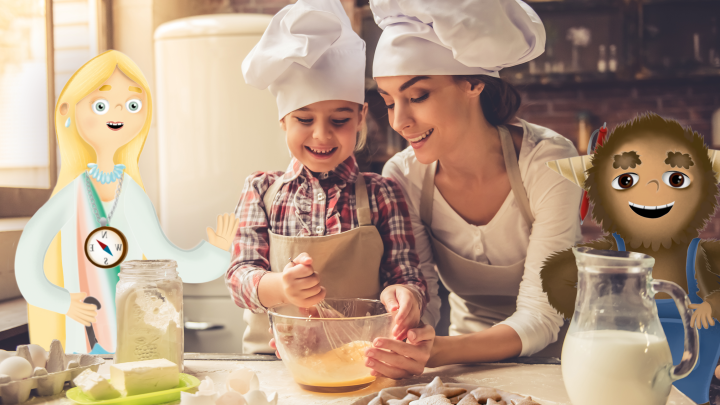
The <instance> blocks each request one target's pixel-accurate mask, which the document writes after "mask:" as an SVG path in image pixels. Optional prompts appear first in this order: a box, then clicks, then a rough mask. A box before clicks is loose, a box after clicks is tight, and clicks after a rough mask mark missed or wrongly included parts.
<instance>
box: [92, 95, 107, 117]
mask: <svg viewBox="0 0 720 405" xmlns="http://www.w3.org/2000/svg"><path fill="white" fill-rule="evenodd" d="M92 110H93V112H94V113H95V114H97V115H103V114H106V113H107V112H108V110H110V103H108V101H107V100H105V99H102V98H101V99H100V100H97V101H95V102H94V103H92Z"/></svg>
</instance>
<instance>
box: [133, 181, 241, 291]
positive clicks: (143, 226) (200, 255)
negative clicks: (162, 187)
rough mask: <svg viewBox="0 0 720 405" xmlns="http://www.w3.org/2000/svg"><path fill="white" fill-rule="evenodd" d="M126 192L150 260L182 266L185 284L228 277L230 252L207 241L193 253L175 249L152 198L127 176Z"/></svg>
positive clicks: (135, 231)
mask: <svg viewBox="0 0 720 405" xmlns="http://www.w3.org/2000/svg"><path fill="white" fill-rule="evenodd" d="M126 178H128V180H129V181H128V182H127V184H126V185H125V190H123V195H124V198H125V217H126V218H127V221H128V224H129V225H130V228H131V229H132V232H133V235H134V236H135V239H136V240H137V241H138V244H139V245H140V250H141V251H142V253H143V254H144V255H145V256H146V257H147V258H148V259H150V260H163V259H172V260H175V261H176V262H177V263H178V273H179V275H180V278H182V280H183V282H186V283H205V282H208V281H212V280H215V279H216V278H218V277H220V276H222V275H223V274H225V271H226V270H227V268H228V265H229V264H230V252H228V251H223V250H221V249H219V248H217V247H215V246H213V245H211V244H209V243H206V242H205V241H204V240H201V241H200V243H199V244H198V245H197V246H195V247H194V248H192V249H190V250H185V249H181V248H179V247H177V246H175V245H174V244H173V243H172V242H171V241H170V240H169V239H168V238H167V236H165V233H164V232H163V230H162V228H161V227H160V221H159V220H158V217H157V214H156V213H155V207H153V205H152V202H150V198H148V196H147V194H145V191H143V189H142V188H141V187H140V186H139V185H138V184H137V183H136V182H135V181H134V180H132V178H130V177H129V176H127V177H126Z"/></svg>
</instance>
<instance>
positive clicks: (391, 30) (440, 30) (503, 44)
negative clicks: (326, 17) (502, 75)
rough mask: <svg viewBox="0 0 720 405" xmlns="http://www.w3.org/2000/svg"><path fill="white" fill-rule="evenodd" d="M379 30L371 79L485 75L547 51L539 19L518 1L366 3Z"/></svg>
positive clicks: (375, 0) (396, 0)
mask: <svg viewBox="0 0 720 405" xmlns="http://www.w3.org/2000/svg"><path fill="white" fill-rule="evenodd" d="M370 7H371V9H372V12H373V15H374V16H375V22H376V23H377V24H378V25H379V26H380V28H382V29H383V33H382V35H381V36H380V41H379V42H378V45H377V49H376V50H375V58H374V61H373V76H374V77H382V76H403V75H477V74H482V75H488V76H494V77H499V75H498V71H499V70H500V69H502V68H504V67H509V66H514V65H519V64H521V63H524V62H527V61H529V60H532V59H534V58H536V57H538V56H539V55H540V54H542V53H543V52H544V51H545V28H544V27H543V24H542V21H540V17H538V15H537V14H536V13H535V11H533V9H532V8H530V6H528V5H527V4H525V3H524V2H522V1H520V0H370Z"/></svg>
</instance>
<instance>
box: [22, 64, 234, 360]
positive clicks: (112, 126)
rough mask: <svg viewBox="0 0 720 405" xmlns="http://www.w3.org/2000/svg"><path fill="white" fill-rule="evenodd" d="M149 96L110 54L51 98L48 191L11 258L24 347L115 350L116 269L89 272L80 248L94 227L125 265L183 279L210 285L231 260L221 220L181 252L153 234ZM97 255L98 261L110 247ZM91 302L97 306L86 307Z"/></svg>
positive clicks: (229, 235)
mask: <svg viewBox="0 0 720 405" xmlns="http://www.w3.org/2000/svg"><path fill="white" fill-rule="evenodd" d="M149 89H150V86H149V85H148V83H147V80H146V79H145V77H144V76H143V74H142V72H141V71H140V69H139V68H138V67H137V65H136V64H135V63H134V62H133V61H132V60H130V58H128V57H127V56H125V55H124V54H122V53H120V52H117V51H113V50H111V51H107V52H105V53H103V54H101V55H98V56H97V57H95V58H93V59H92V60H90V61H89V62H87V63H86V64H85V65H83V66H82V67H81V68H80V69H79V70H78V71H77V72H75V74H74V75H73V76H72V77H71V78H70V80H68V82H67V84H66V85H65V87H64V88H63V91H62V93H60V97H59V99H58V102H57V106H56V109H55V130H56V133H57V139H58V146H59V149H60V155H61V163H62V167H61V169H60V175H59V178H58V182H57V186H56V187H55V189H54V190H53V193H52V196H51V198H50V200H49V201H48V202H47V203H46V204H45V205H43V206H42V207H41V208H40V210H38V212H37V213H36V214H35V215H34V216H33V217H32V219H31V220H30V221H29V222H28V224H27V225H26V227H25V229H24V231H23V233H22V236H21V238H20V242H19V244H18V248H17V252H16V256H15V275H16V279H17V282H18V286H19V287H20V291H21V293H22V295H23V297H24V298H25V299H26V300H27V302H28V304H29V308H28V318H29V331H30V340H31V341H32V342H33V343H37V344H40V345H41V346H43V347H45V349H48V348H49V346H50V342H51V340H52V339H59V340H60V341H61V343H62V344H63V347H64V348H65V349H66V351H67V352H69V353H73V352H76V353H88V352H92V353H102V352H113V351H114V350H115V348H116V347H117V337H116V335H117V330H116V327H117V323H116V311H115V285H116V283H117V282H118V273H119V266H117V267H114V268H99V267H96V266H95V265H94V264H93V263H92V262H90V261H89V260H88V258H87V257H86V254H85V247H84V245H85V241H86V238H87V237H88V235H89V234H90V233H91V232H93V231H94V230H96V229H97V228H98V227H100V226H104V225H108V226H111V227H114V228H116V229H118V230H119V231H120V232H122V234H124V236H125V237H126V242H127V243H126V245H127V246H126V248H127V249H126V258H125V260H139V259H143V258H145V257H147V258H148V259H173V260H175V261H177V262H178V272H179V274H180V276H181V277H182V279H183V281H184V282H190V283H202V282H207V281H211V280H213V279H215V278H218V277H219V276H221V275H222V274H224V272H225V270H226V269H227V266H228V263H229V262H230V253H229V252H228V249H229V247H230V243H231V241H232V239H233V236H234V233H235V229H236V228H237V220H235V219H234V218H233V217H229V216H228V215H227V214H225V216H223V217H221V218H219V219H218V229H217V233H216V232H214V231H212V229H210V228H208V239H209V240H210V242H211V244H206V245H203V243H204V242H201V244H200V245H198V246H197V247H196V248H194V249H192V250H189V251H186V250H182V249H179V248H177V247H176V246H175V245H173V244H172V243H171V242H170V241H169V240H168V239H167V238H166V236H165V234H164V233H163V231H162V229H161V228H160V224H159V221H158V219H157V215H156V213H155V210H154V208H153V206H152V203H151V202H150V199H149V198H148V196H147V195H146V194H145V191H144V188H143V183H142V180H141V178H140V171H139V169H138V160H139V158H140V152H141V151H142V149H143V145H144V144H145V139H146V138H147V135H148V131H149V129H150V121H151V119H152V98H151V95H150V91H149ZM188 164H191V162H188ZM178 203H182V201H178ZM103 220H104V221H103ZM108 221H109V223H108ZM100 247H102V246H99V248H100ZM104 250H105V252H102V251H100V252H99V254H106V253H108V252H107V250H109V249H104ZM109 253H112V252H109ZM90 297H94V298H95V299H96V304H100V305H94V304H92V303H87V302H88V299H90ZM84 301H85V302H84ZM96 308H97V309H96ZM66 315H67V316H66ZM86 327H87V328H88V331H87V333H88V334H90V328H91V327H92V330H94V335H95V336H94V337H95V339H96V340H97V344H94V343H95V341H94V340H93V342H91V341H90V340H91V338H90V337H88V336H86ZM91 350H92V351H91Z"/></svg>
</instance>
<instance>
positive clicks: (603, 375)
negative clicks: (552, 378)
mask: <svg viewBox="0 0 720 405" xmlns="http://www.w3.org/2000/svg"><path fill="white" fill-rule="evenodd" d="M671 367H672V356H671V354H670V347H669V346H668V344H667V341H666V340H665V339H661V338H659V337H657V336H654V335H646V334H644V333H640V332H628V331H620V330H599V331H586V332H579V333H574V334H568V335H567V337H566V339H565V344H564V345H563V351H562V374H563V380H564V381H565V388H566V389H567V392H568V395H569V396H570V400H571V401H572V403H573V404H574V405H608V404H618V405H620V404H632V405H665V403H666V402H667V399H668V396H669V395H670V388H671V386H672V381H671V379H670V368H671Z"/></svg>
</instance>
